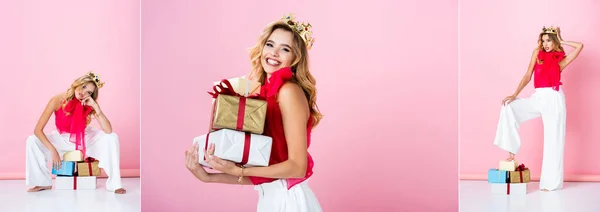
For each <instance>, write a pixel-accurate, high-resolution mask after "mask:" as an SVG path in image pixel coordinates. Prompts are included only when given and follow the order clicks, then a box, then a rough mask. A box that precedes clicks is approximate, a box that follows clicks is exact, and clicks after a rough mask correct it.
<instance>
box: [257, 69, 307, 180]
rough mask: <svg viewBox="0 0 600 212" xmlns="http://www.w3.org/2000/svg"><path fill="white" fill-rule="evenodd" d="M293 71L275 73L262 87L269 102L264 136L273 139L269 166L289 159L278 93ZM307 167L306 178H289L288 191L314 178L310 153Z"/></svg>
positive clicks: (262, 93) (261, 178)
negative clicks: (311, 177)
mask: <svg viewBox="0 0 600 212" xmlns="http://www.w3.org/2000/svg"><path fill="white" fill-rule="evenodd" d="M292 76H293V74H292V70H291V69H290V68H282V69H280V70H278V71H276V72H274V73H273V74H272V75H271V77H270V78H269V80H268V81H267V82H265V84H264V85H263V86H262V87H261V91H260V95H261V97H262V98H264V99H266V101H267V116H266V120H265V130H264V133H263V135H265V136H269V137H271V138H272V139H273V145H272V148H271V158H270V160H269V165H273V164H278V163H281V162H284V161H286V160H287V159H288V149H287V141H286V140H285V134H284V131H283V119H282V117H281V110H280V108H279V104H278V103H277V97H276V95H277V93H278V92H279V88H281V86H282V85H283V83H284V82H286V81H288V80H290V79H291V78H292ZM312 122H313V121H312V118H309V121H308V124H307V126H306V134H307V147H310V140H311V139H310V133H311V129H312V124H313V123H312ZM307 154H308V155H307V156H308V158H307V166H306V176H304V177H303V178H287V179H285V180H286V181H287V187H288V189H290V188H292V186H294V185H296V184H299V183H301V182H303V181H304V180H306V179H308V178H309V177H310V176H312V174H313V172H312V169H313V166H314V162H313V159H312V157H311V156H310V153H307ZM248 178H250V181H252V183H253V184H254V185H259V184H262V183H268V182H272V181H275V180H277V179H272V178H264V177H253V176H250V177H248Z"/></svg>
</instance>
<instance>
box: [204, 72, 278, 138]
mask: <svg viewBox="0 0 600 212" xmlns="http://www.w3.org/2000/svg"><path fill="white" fill-rule="evenodd" d="M213 89H214V91H215V92H214V93H210V94H211V95H212V96H213V98H215V101H214V102H213V108H212V112H211V119H210V122H211V123H210V131H211V132H214V131H217V130H220V129H232V130H237V131H243V132H250V133H254V134H262V133H263V131H264V128H265V118H266V115H267V102H266V101H264V100H261V99H258V97H257V96H254V97H243V96H240V95H239V94H237V93H235V91H234V89H233V88H232V86H231V83H229V81H227V80H223V81H221V84H219V85H216V86H215V87H214V88H213Z"/></svg>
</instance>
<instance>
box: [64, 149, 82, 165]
mask: <svg viewBox="0 0 600 212" xmlns="http://www.w3.org/2000/svg"><path fill="white" fill-rule="evenodd" d="M63 161H75V162H79V161H83V154H82V153H81V151H79V150H74V151H69V152H66V153H65V154H64V155H63Z"/></svg>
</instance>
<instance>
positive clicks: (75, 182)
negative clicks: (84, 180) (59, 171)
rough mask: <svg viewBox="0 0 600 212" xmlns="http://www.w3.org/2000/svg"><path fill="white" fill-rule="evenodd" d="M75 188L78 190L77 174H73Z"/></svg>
mask: <svg viewBox="0 0 600 212" xmlns="http://www.w3.org/2000/svg"><path fill="white" fill-rule="evenodd" d="M73 190H77V176H73Z"/></svg>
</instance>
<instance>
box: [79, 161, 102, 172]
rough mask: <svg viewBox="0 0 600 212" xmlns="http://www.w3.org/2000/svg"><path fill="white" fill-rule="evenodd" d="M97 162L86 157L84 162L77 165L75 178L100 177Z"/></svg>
mask: <svg viewBox="0 0 600 212" xmlns="http://www.w3.org/2000/svg"><path fill="white" fill-rule="evenodd" d="M98 164H99V161H97V160H96V159H94V158H91V157H88V158H86V159H85V161H84V162H79V163H77V176H100V168H99V167H98Z"/></svg>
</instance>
